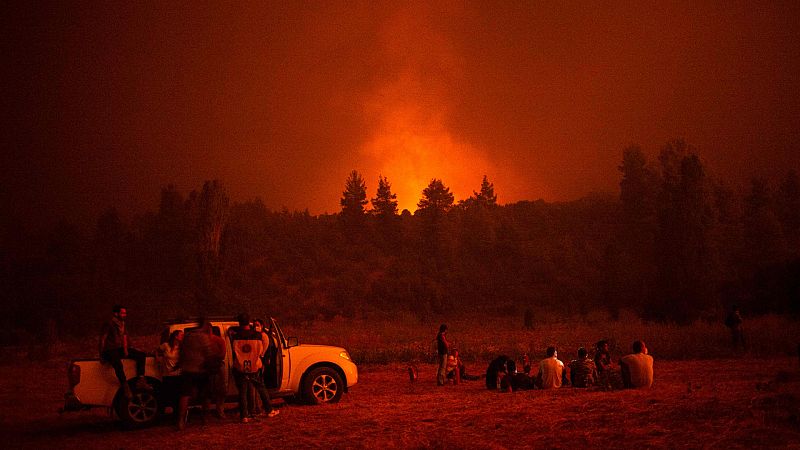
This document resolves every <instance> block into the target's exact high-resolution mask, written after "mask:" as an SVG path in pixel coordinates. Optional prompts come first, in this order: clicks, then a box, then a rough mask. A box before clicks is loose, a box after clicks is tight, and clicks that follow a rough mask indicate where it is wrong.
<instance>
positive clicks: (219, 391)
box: [100, 305, 278, 430]
mask: <svg viewBox="0 0 800 450" xmlns="http://www.w3.org/2000/svg"><path fill="white" fill-rule="evenodd" d="M112 312H113V316H112V318H111V320H110V321H109V322H108V323H106V324H105V326H104V327H103V331H102V333H101V335H100V359H101V361H103V362H106V363H109V364H111V365H112V367H113V368H114V372H115V373H116V376H117V379H118V380H119V382H120V386H121V388H122V392H123V393H124V395H125V396H126V398H127V399H128V400H130V399H131V398H132V397H133V392H132V389H131V385H130V384H129V383H128V381H127V377H126V375H125V371H124V368H123V364H122V359H133V360H135V361H136V379H135V381H134V383H133V386H134V388H135V389H136V390H144V391H152V390H153V387H152V386H151V385H150V384H149V383H148V382H147V379H146V378H145V377H144V368H145V358H146V354H145V353H144V352H142V351H139V350H136V349H134V348H132V347H131V346H130V345H129V343H128V333H127V329H126V326H125V319H126V317H127V309H126V308H125V307H124V306H122V305H115V306H114V308H113V309H112ZM237 319H238V323H239V324H238V326H235V327H230V328H229V329H228V332H227V333H228V339H229V341H230V345H231V353H232V356H233V361H232V374H233V377H234V380H235V382H236V387H237V389H238V391H239V416H240V420H241V421H242V422H243V423H248V422H250V421H252V420H253V419H256V418H258V417H273V416H275V415H277V414H278V410H274V409H273V408H272V405H271V402H270V398H269V393H268V391H267V388H266V386H265V385H264V380H265V378H264V370H263V369H264V367H267V366H269V364H270V361H271V360H273V359H274V358H275V353H276V351H277V347H276V345H275V341H276V340H275V337H274V336H272V333H271V332H270V331H267V330H266V329H265V327H264V321H263V320H260V319H255V320H253V321H251V320H250V317H249V315H247V314H246V313H242V314H240V315H239V316H238V318H237ZM198 322H199V323H198V325H197V326H196V327H194V328H191V329H187V330H186V331H185V332H184V331H183V330H175V331H173V332H172V333H170V334H169V335H168V336H162V339H161V341H162V342H161V344H160V346H159V347H158V350H157V351H156V355H157V361H158V367H159V370H160V372H161V376H162V380H161V388H160V391H161V393H162V398H163V399H164V400H165V403H166V405H169V406H172V407H173V409H174V411H175V414H176V418H177V424H178V429H179V430H183V429H184V428H185V427H186V418H187V412H188V407H189V403H190V401H191V399H192V398H194V399H196V400H197V402H198V403H199V404H200V405H201V406H202V408H203V417H205V413H206V411H207V410H208V408H209V406H210V404H211V402H214V403H215V406H216V415H217V417H218V418H220V419H224V418H225V410H224V404H225V397H226V394H227V385H228V370H227V368H226V366H225V356H226V354H227V351H228V349H227V347H226V345H227V344H226V342H225V339H224V338H223V337H222V336H221V335H220V330H219V327H212V326H211V324H210V323H209V322H207V321H206V320H204V319H200V320H199V321H198ZM256 394H257V395H258V397H259V399H260V400H261V408H259V405H258V404H257V402H256V401H255V400H256V398H255V397H256Z"/></svg>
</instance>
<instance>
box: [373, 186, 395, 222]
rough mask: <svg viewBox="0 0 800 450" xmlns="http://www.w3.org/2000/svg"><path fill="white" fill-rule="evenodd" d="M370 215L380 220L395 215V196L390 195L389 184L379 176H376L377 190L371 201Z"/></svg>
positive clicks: (390, 187) (390, 188)
mask: <svg viewBox="0 0 800 450" xmlns="http://www.w3.org/2000/svg"><path fill="white" fill-rule="evenodd" d="M372 213H373V214H375V215H376V216H378V217H380V218H389V217H394V216H396V215H397V194H394V193H392V185H391V183H389V180H387V179H386V177H384V176H381V175H378V190H377V192H376V193H375V198H373V199H372Z"/></svg>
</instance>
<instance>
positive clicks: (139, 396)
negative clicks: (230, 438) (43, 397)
mask: <svg viewBox="0 0 800 450" xmlns="http://www.w3.org/2000/svg"><path fill="white" fill-rule="evenodd" d="M209 322H210V323H211V327H212V331H213V332H214V334H217V335H219V336H222V337H224V338H225V340H226V342H228V337H227V336H228V328H230V327H234V326H236V325H238V323H237V322H235V321H233V320H230V319H218V320H215V319H214V318H212V319H209ZM268 322H269V323H267V324H265V325H266V326H267V328H269V327H270V326H271V327H272V330H273V332H274V336H275V337H276V339H275V341H276V345H277V349H276V353H275V356H276V357H275V358H274V360H273V362H272V363H271V364H269V365H268V366H267V367H265V368H264V379H265V383H266V386H267V390H268V391H269V393H270V396H271V397H273V398H274V397H292V396H299V397H301V398H302V399H304V400H305V401H307V402H309V403H312V404H322V403H336V402H338V401H339V399H340V398H341V396H342V393H343V392H347V391H348V389H349V388H350V387H352V386H353V385H355V384H356V383H357V382H358V369H357V367H356V365H355V364H354V363H353V361H352V360H351V359H350V355H349V354H348V353H347V350H345V349H343V348H341V347H332V346H328V345H308V344H299V342H298V339H297V338H296V337H288V338H287V337H285V336H284V334H283V331H281V329H280V327H279V326H278V324H277V323H276V321H275V319H272V318H270V320H269V321H268ZM197 325H198V324H197V321H196V320H188V321H173V322H169V323H168V324H167V329H165V330H164V332H165V333H166V334H165V335H168V334H169V333H171V332H173V331H175V330H184V329H189V328H193V327H196V326H197ZM228 344H230V343H229V342H228ZM226 347H227V349H228V353H227V355H226V356H225V365H226V367H227V369H228V370H227V371H226V372H225V373H226V375H229V374H230V370H231V364H232V351H231V346H230V345H227V346H226ZM123 365H124V367H125V374H127V375H128V378H129V385H130V387H131V389H132V391H133V396H132V398H131V399H130V400H127V399H126V397H125V395H124V393H123V392H122V389H120V386H119V381H118V380H117V378H116V376H115V374H114V369H113V368H112V367H111V365H110V364H106V363H102V362H100V360H98V359H75V360H72V361H70V363H69V368H68V371H67V378H68V380H69V389H68V391H67V393H66V394H65V395H64V399H65V400H64V408H63V409H62V411H79V410H84V409H89V408H94V407H105V408H111V409H113V410H114V411H115V412H116V414H117V416H119V418H120V419H122V421H123V422H124V423H125V424H126V425H128V426H131V427H141V426H146V425H149V424H151V423H153V422H155V420H156V419H158V417H159V415H160V414H161V413H162V412H163V411H164V408H165V407H168V406H173V405H169V404H167V403H168V401H167V398H168V396H167V395H166V393H164V392H163V390H162V389H161V380H162V377H161V374H160V372H159V369H158V364H157V363H156V359H155V357H153V356H148V357H147V360H146V364H145V377H147V379H148V381H149V383H150V384H151V385H152V386H153V388H154V389H152V390H151V391H145V390H139V389H137V388H136V383H134V382H132V381H131V380H132V379H133V378H134V377H133V375H135V373H136V368H135V363H134V361H133V360H123ZM226 383H227V393H228V400H229V401H232V402H235V401H236V399H237V398H238V392H237V390H236V385H235V383H234V381H233V377H232V376H228V379H227V380H226Z"/></svg>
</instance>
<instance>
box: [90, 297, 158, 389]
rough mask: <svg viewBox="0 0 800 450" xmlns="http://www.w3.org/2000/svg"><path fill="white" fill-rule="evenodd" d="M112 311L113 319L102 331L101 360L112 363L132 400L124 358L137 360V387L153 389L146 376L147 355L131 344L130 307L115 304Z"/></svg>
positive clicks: (120, 382)
mask: <svg viewBox="0 0 800 450" xmlns="http://www.w3.org/2000/svg"><path fill="white" fill-rule="evenodd" d="M111 311H112V314H113V315H112V316H111V320H109V321H108V322H106V323H105V324H104V325H103V330H102V332H101V333H100V345H99V349H100V360H101V361H103V362H106V363H109V364H111V366H112V367H113V368H114V373H115V374H116V375H117V379H118V380H119V384H120V386H121V387H122V390H123V392H124V393H125V397H126V398H128V399H129V400H130V399H131V398H132V397H133V393H132V392H131V388H130V386H129V385H128V378H127V377H126V376H125V369H124V368H123V366H122V360H123V359H132V360H134V361H136V388H137V389H141V390H152V389H153V388H152V387H151V386H150V385H149V384H148V383H147V380H146V379H145V378H144V364H145V357H146V356H147V355H146V354H145V353H144V352H142V351H140V350H136V349H135V348H132V347H130V346H129V343H128V331H127V328H126V326H125V319H126V318H127V317H128V309H127V308H126V307H125V306H122V305H114V307H113V308H112V309H111Z"/></svg>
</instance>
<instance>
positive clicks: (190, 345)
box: [178, 318, 214, 430]
mask: <svg viewBox="0 0 800 450" xmlns="http://www.w3.org/2000/svg"><path fill="white" fill-rule="evenodd" d="M213 355H214V349H213V347H212V343H211V324H209V323H208V322H207V321H206V320H205V319H204V318H201V319H200V320H199V321H198V327H197V328H194V329H191V330H187V331H186V333H185V336H184V338H183V345H182V347H181V356H180V362H179V365H180V367H181V378H182V380H181V396H180V398H179V399H178V430H183V429H185V428H186V415H187V414H188V411H189V400H190V399H191V398H192V397H195V398H197V399H198V400H199V403H200V405H202V407H203V417H205V414H206V410H207V405H208V395H209V393H210V391H209V386H208V383H209V375H208V374H209V370H208V368H209V363H210V361H212V359H213ZM204 420H205V419H204Z"/></svg>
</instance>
